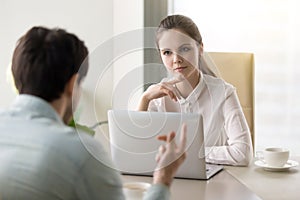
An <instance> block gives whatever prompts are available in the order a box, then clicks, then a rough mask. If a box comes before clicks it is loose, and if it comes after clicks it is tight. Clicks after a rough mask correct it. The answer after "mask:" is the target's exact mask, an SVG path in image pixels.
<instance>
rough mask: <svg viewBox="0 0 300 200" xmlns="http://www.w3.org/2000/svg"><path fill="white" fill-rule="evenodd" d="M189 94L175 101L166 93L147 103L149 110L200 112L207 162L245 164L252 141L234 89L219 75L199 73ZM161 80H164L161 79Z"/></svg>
mask: <svg viewBox="0 0 300 200" xmlns="http://www.w3.org/2000/svg"><path fill="white" fill-rule="evenodd" d="M200 77H201V78H200V81H199V83H198V85H197V86H196V88H195V89H194V90H193V91H192V92H191V93H190V95H189V96H188V97H187V98H186V99H184V98H182V97H181V98H180V99H179V100H178V102H175V101H173V100H171V99H170V98H169V97H168V96H165V97H162V98H158V99H154V100H152V101H151V102H150V104H149V107H148V111H158V112H185V113H201V114H202V115H203V120H204V134H205V145H206V148H205V151H206V161H207V162H208V163H215V164H226V165H239V166H246V165H248V164H249V162H250V161H251V159H252V156H253V150H252V141H251V136H250V130H249V128H248V125H247V122H246V119H245V116H244V113H243V111H242V108H241V105H240V103H239V100H238V97H237V94H236V90H235V88H234V87H233V86H232V85H230V84H228V83H226V82H225V81H224V80H222V79H220V78H215V77H212V76H209V75H205V74H202V73H200ZM162 81H164V80H162Z"/></svg>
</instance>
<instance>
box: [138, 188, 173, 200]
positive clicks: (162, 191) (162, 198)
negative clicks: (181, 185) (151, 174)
mask: <svg viewBox="0 0 300 200" xmlns="http://www.w3.org/2000/svg"><path fill="white" fill-rule="evenodd" d="M167 199H170V190H169V188H168V187H167V186H165V185H163V184H154V185H152V186H151V187H150V188H149V190H148V191H147V193H146V195H145V196H144V198H143V200H167Z"/></svg>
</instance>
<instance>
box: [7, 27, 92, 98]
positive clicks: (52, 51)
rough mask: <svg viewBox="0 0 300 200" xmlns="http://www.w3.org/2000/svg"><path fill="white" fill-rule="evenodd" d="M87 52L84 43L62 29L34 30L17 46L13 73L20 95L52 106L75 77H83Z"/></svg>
mask: <svg viewBox="0 0 300 200" xmlns="http://www.w3.org/2000/svg"><path fill="white" fill-rule="evenodd" d="M87 55H88V50H87V48H86V46H85V45H84V42H83V41H81V40H80V39H78V37H77V36H75V35H74V34H70V33H67V32H66V31H65V30H62V29H47V28H44V27H33V28H31V29H30V30H29V31H28V32H27V33H26V34H25V35H24V36H23V37H21V38H20V39H19V41H18V43H17V47H16V49H15V51H14V54H13V59H12V73H13V76H14V80H15V85H16V88H17V90H18V91H19V93H20V94H31V95H35V96H38V97H40V98H42V99H44V100H46V101H48V102H51V101H53V100H55V99H57V98H59V97H60V96H61V94H62V93H63V91H64V88H65V85H66V84H67V82H68V81H69V80H70V78H71V77H72V76H73V75H74V74H77V73H78V74H79V78H78V82H80V81H81V80H82V78H83V77H85V76H86V74H87V70H88V62H87V59H86V60H85V58H86V57H87Z"/></svg>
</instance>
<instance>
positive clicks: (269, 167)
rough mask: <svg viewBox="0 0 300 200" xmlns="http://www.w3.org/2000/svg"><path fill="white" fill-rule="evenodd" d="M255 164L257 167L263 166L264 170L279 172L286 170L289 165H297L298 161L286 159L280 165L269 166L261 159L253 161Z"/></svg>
mask: <svg viewBox="0 0 300 200" xmlns="http://www.w3.org/2000/svg"><path fill="white" fill-rule="evenodd" d="M254 164H255V165H256V166H258V167H262V168H264V170H267V171H274V172H280V171H285V170H288V169H289V168H291V167H296V166H298V165H299V163H298V162H297V161H293V160H288V161H287V163H286V164H285V165H284V166H282V167H273V166H269V165H267V164H266V163H265V162H264V161H262V160H257V161H255V163H254Z"/></svg>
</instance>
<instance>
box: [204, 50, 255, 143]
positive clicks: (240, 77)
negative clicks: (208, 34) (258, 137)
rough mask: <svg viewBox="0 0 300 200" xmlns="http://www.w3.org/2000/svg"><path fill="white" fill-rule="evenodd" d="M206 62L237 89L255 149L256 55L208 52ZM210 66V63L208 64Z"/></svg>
mask: <svg viewBox="0 0 300 200" xmlns="http://www.w3.org/2000/svg"><path fill="white" fill-rule="evenodd" d="M204 56H208V57H207V58H206V60H207V61H208V62H213V63H214V64H215V65H216V67H217V68H218V72H217V74H219V76H220V77H221V78H223V79H224V80H225V81H226V82H228V83H230V84H232V85H233V86H234V87H236V90H237V95H238V97H239V100H240V103H241V106H242V108H243V112H244V115H245V117H246V120H247V123H248V126H249V129H250V132H251V138H252V144H253V149H254V139H255V137H254V132H255V130H254V55H253V54H252V53H225V52H208V53H207V54H204ZM208 65H209V63H208Z"/></svg>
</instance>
